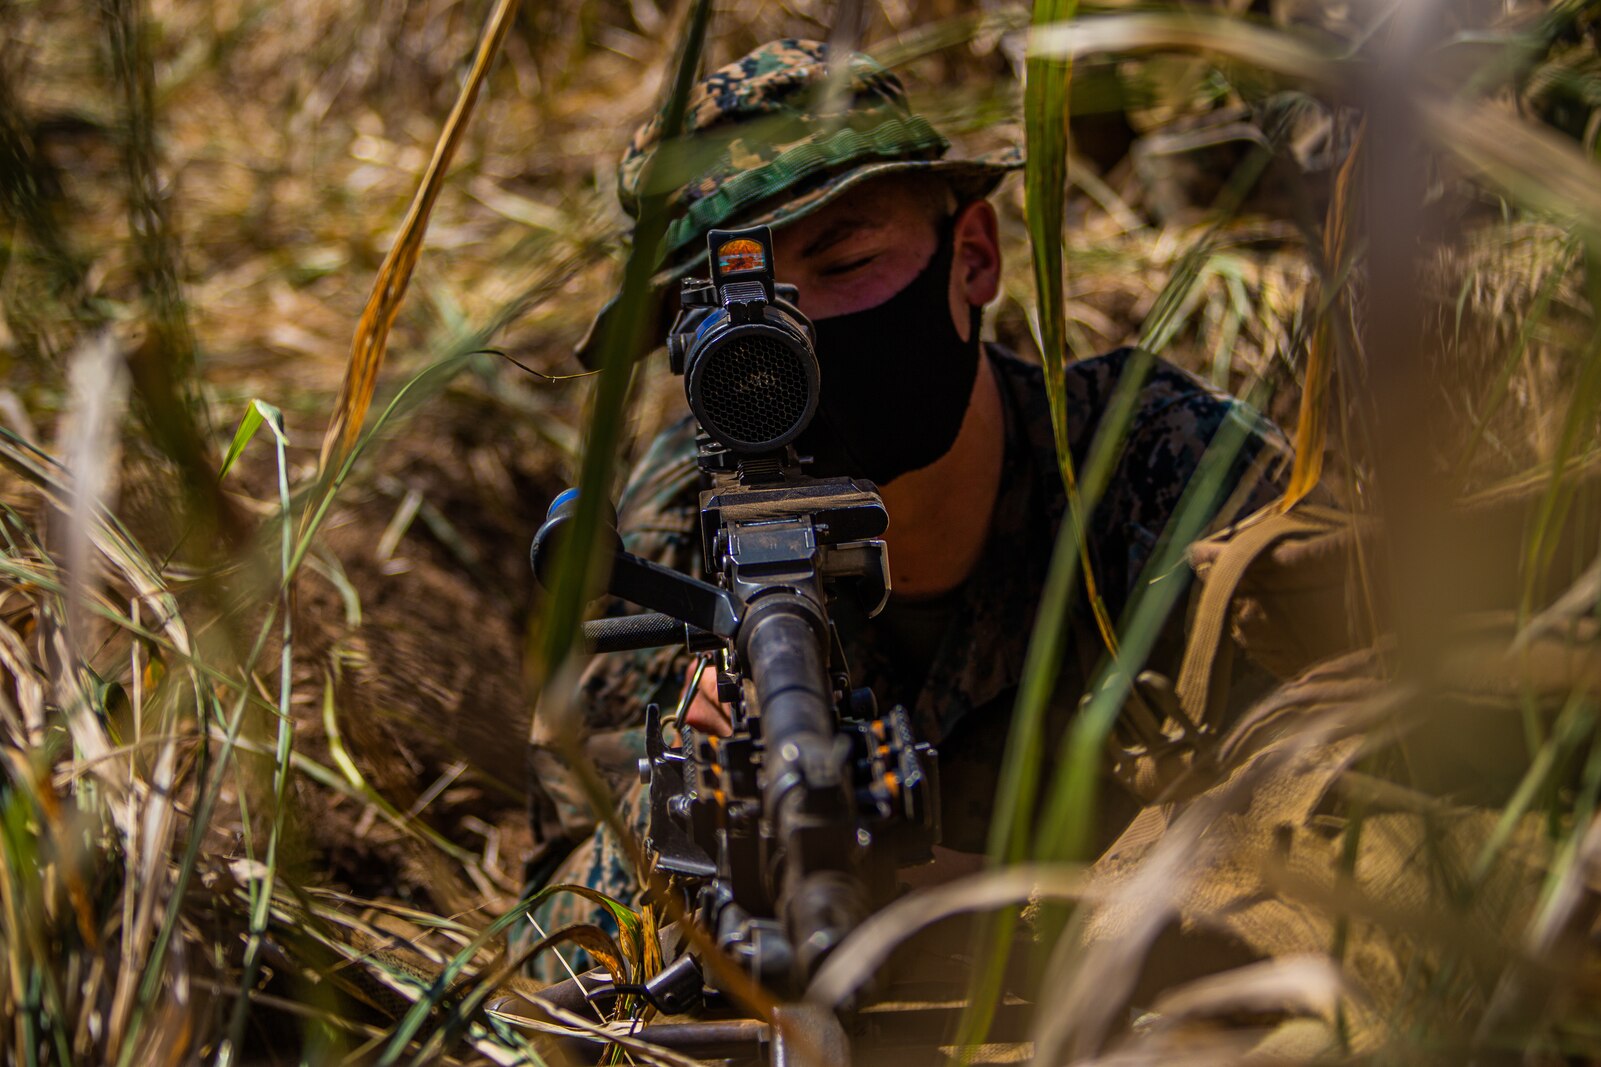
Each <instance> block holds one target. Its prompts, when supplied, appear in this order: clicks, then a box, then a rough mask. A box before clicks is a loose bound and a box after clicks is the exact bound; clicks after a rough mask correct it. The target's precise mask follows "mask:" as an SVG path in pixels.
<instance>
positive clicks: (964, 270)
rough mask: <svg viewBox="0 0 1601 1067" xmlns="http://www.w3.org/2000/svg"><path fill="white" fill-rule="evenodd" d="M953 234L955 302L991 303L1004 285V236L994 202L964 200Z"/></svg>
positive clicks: (952, 292)
mask: <svg viewBox="0 0 1601 1067" xmlns="http://www.w3.org/2000/svg"><path fill="white" fill-rule="evenodd" d="M953 236H954V242H955V250H954V254H953V256H952V259H953V260H954V261H955V262H954V269H953V270H952V271H951V298H952V303H953V304H958V305H962V304H965V305H978V306H983V305H984V304H988V303H989V302H990V301H991V300H994V299H995V294H996V293H998V292H1000V288H1001V239H1000V228H999V226H998V224H997V222H996V219H995V205H993V204H991V203H990V202H989V201H988V200H971V201H969V202H968V203H966V204H963V205H962V207H961V208H960V209H958V210H957V212H956V222H955V233H954V235H953ZM963 317H965V315H964V316H963Z"/></svg>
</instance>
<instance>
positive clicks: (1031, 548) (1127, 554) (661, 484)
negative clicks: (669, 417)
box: [534, 345, 1289, 977]
mask: <svg viewBox="0 0 1601 1067" xmlns="http://www.w3.org/2000/svg"><path fill="white" fill-rule="evenodd" d="M989 353H990V358H991V364H992V366H994V367H995V369H996V370H997V372H998V379H999V383H1000V386H1001V390H1000V391H1001V399H1002V407H1003V410H1004V413H1005V426H1006V447H1005V459H1004V464H1003V467H1002V476H1001V485H1000V491H999V494H998V496H997V498H996V502H995V509H994V512H993V516H992V519H991V527H990V532H989V538H988V540H987V542H986V544H985V547H984V550H983V553H982V555H981V557H980V559H979V562H978V564H977V566H976V567H975V569H974V571H973V573H972V574H971V575H970V576H969V578H968V579H967V581H966V582H965V583H964V584H963V585H962V586H961V587H960V589H959V590H957V592H956V593H954V594H953V595H952V597H951V598H949V600H948V601H947V602H946V603H945V605H944V609H945V610H943V611H942V612H941V614H940V616H939V617H938V618H937V619H936V622H937V624H938V625H939V627H940V632H939V633H938V635H937V636H936V639H935V641H934V643H933V646H932V647H933V648H934V649H935V653H934V655H933V658H932V661H931V662H929V663H928V664H927V670H926V673H925V672H924V671H923V670H922V669H921V665H912V666H910V667H908V665H907V663H906V662H905V657H904V656H898V655H897V654H896V651H897V650H896V648H895V647H894V646H895V642H894V640H893V639H892V637H891V636H890V634H889V633H888V631H887V630H886V628H885V627H884V626H882V625H879V623H880V619H874V620H867V619H863V618H858V617H855V616H853V615H852V614H850V613H849V612H846V611H839V612H836V614H835V616H834V618H835V622H836V623H837V624H838V625H839V627H840V630H841V635H842V638H843V640H844V643H845V648H846V655H847V659H848V661H849V663H850V666H851V670H852V680H853V682H855V683H856V684H859V685H866V686H869V687H871V688H872V689H873V690H874V692H875V694H876V695H877V697H878V699H879V703H880V706H881V707H886V708H887V707H890V706H892V705H893V704H896V703H901V704H904V705H905V706H906V707H907V708H909V709H910V710H911V711H912V713H913V721H914V723H915V725H916V727H917V729H918V730H919V731H920V733H921V734H922V736H923V737H925V738H927V739H929V740H931V741H933V742H934V743H935V744H936V746H937V747H938V749H939V753H940V787H941V796H940V802H941V808H942V819H943V823H944V827H943V829H944V839H943V843H944V845H945V846H946V847H948V848H953V849H957V850H960V851H967V852H979V851H982V850H983V849H984V847H985V839H986V835H987V833H988V830H989V824H990V820H991V806H992V799H993V796H994V793H995V786H996V775H997V773H998V771H999V768H1000V764H1001V756H1002V753H1003V751H1004V748H1005V744H1006V736H1007V731H1008V728H1009V726H1010V723H1011V715H1012V706H1013V704H1014V703H1015V701H1016V696H1017V684H1018V680H1019V678H1020V677H1021V674H1022V668H1023V659H1024V655H1025V653H1026V651H1027V648H1028V641H1029V636H1030V633H1031V630H1032V622H1033V618H1034V613H1035V610H1036V607H1037V605H1038V601H1039V595H1040V590H1041V589H1042V587H1043V586H1044V583H1045V572H1046V568H1047V567H1048V565H1049V563H1050V557H1051V550H1052V547H1053V545H1054V544H1055V538H1056V533H1057V529H1058V527H1059V525H1060V523H1061V520H1062V516H1063V514H1064V512H1065V510H1066V507H1067V500H1066V494H1065V492H1064V491H1063V488H1062V481H1061V476H1060V474H1059V470H1058V467H1057V463H1056V452H1055V445H1054V441H1053V437H1052V430H1051V419H1050V409H1049V405H1048V402H1047V398H1046V393H1045V386H1044V381H1043V375H1042V373H1041V371H1040V369H1039V368H1038V367H1036V366H1033V365H1030V364H1027V363H1024V362H1022V361H1021V360H1019V359H1017V358H1016V357H1014V356H1011V355H1009V354H1007V353H1005V352H1004V351H1003V350H1001V349H999V348H998V347H997V346H993V345H992V346H990V348H989ZM1131 354H1132V350H1130V349H1123V350H1119V351H1117V352H1113V353H1111V354H1110V355H1106V356H1101V357H1099V358H1097V359H1090V360H1084V361H1081V362H1077V363H1074V364H1071V365H1069V366H1068V367H1067V369H1066V389H1067V392H1066V396H1067V405H1068V406H1067V415H1068V431H1069V441H1070V442H1071V447H1072V452H1073V458H1074V461H1075V462H1076V463H1077V464H1079V469H1081V470H1082V469H1083V464H1084V462H1085V460H1086V458H1087V452H1088V449H1089V446H1090V442H1091V441H1092V440H1093V438H1094V436H1095V431H1096V428H1097V426H1098V424H1099V421H1100V418H1101V414H1102V412H1103V411H1104V410H1105V407H1106V403H1107V401H1108V399H1109V398H1110V396H1111V394H1112V390H1113V389H1114V388H1115V386H1116V384H1117V381H1118V378H1119V376H1120V375H1121V374H1122V373H1123V370H1124V367H1125V366H1126V365H1127V363H1128V360H1129V357H1130V355H1131ZM1229 418H1244V419H1247V420H1250V422H1251V424H1252V425H1251V429H1250V436H1249V437H1248V438H1247V441H1246V444H1245V447H1244V448H1243V449H1242V451H1241V454H1240V456H1239V458H1238V459H1237V460H1236V461H1235V469H1234V470H1233V472H1231V475H1230V483H1231V485H1233V486H1234V492H1233V493H1231V494H1230V496H1229V505H1228V507H1227V510H1226V513H1224V514H1222V515H1220V516H1219V518H1218V523H1219V524H1221V523H1222V522H1224V521H1227V520H1229V519H1231V518H1237V517H1243V516H1244V515H1247V514H1249V513H1250V512H1252V511H1255V510H1257V509H1258V508H1260V507H1262V506H1265V505H1266V504H1268V503H1269V502H1271V501H1272V500H1274V499H1275V498H1276V497H1277V496H1278V494H1279V492H1280V489H1281V488H1282V479H1283V476H1284V474H1285V473H1287V466H1288V464H1287V462H1286V460H1287V459H1288V457H1289V447H1288V445H1287V443H1286V442H1285V441H1284V439H1283V436H1282V435H1281V434H1280V433H1279V432H1278V430H1277V429H1275V428H1274V427H1273V426H1272V425H1271V424H1270V423H1268V422H1267V421H1266V420H1265V419H1263V418H1261V417H1260V416H1258V415H1256V414H1255V413H1254V412H1252V411H1251V410H1250V409H1249V408H1247V407H1245V406H1244V405H1243V404H1240V403H1239V402H1237V401H1233V400H1231V399H1230V398H1229V397H1227V396H1225V395H1223V394H1221V393H1218V392H1216V391H1214V390H1212V389H1211V388H1210V387H1208V386H1206V385H1205V384H1203V383H1202V382H1201V381H1200V380H1199V379H1197V378H1195V377H1194V376H1193V375H1190V374H1188V373H1186V372H1185V371H1182V370H1180V369H1178V368H1176V367H1173V366H1171V365H1169V364H1166V363H1163V362H1160V361H1158V362H1157V363H1156V364H1155V365H1154V367H1153V369H1152V371H1151V373H1150V375H1149V376H1148V378H1147V379H1146V382H1145V384H1144V387H1143V388H1142V389H1141V391H1140V393H1139V396H1138V400H1137V403H1136V406H1135V411H1134V416H1133V421H1132V423H1131V425H1130V427H1129V430H1128V433H1127V435H1126V437H1125V438H1124V441H1125V444H1124V447H1123V450H1122V453H1121V457H1120V459H1119V461H1118V464H1117V467H1116V469H1115V472H1114V474H1113V476H1112V479H1111V481H1110V482H1109V483H1108V488H1107V491H1106V494H1105V495H1104V497H1103V498H1102V500H1101V501H1100V504H1099V506H1098V507H1097V508H1096V510H1095V512H1094V514H1093V516H1092V521H1091V526H1090V538H1089V549H1090V558H1091V561H1092V564H1093V566H1094V568H1095V575H1096V578H1097V581H1098V583H1099V586H1100V589H1101V592H1102V595H1103V597H1104V598H1105V600H1106V602H1107V607H1108V609H1109V611H1110V612H1111V614H1112V617H1113V618H1114V619H1116V618H1117V617H1118V615H1119V614H1120V613H1121V612H1122V610H1123V609H1124V607H1125V606H1126V605H1127V604H1128V602H1129V598H1130V596H1131V595H1132V594H1133V593H1134V591H1135V590H1136V588H1137V587H1138V586H1139V585H1140V584H1141V583H1142V582H1151V581H1156V580H1166V581H1172V580H1179V581H1187V580H1188V578H1189V574H1188V568H1187V567H1183V568H1181V570H1180V572H1179V573H1177V574H1173V575H1155V574H1151V575H1142V571H1143V569H1144V568H1145V566H1146V564H1147V563H1148V562H1150V561H1151V560H1152V558H1153V556H1154V555H1155V554H1156V550H1157V548H1158V545H1159V544H1160V539H1161V536H1162V531H1163V530H1164V528H1165V527H1166V525H1167V523H1168V520H1169V519H1170V518H1171V516H1172V514H1173V511H1174V508H1175V506H1176V505H1177V504H1178V500H1179V496H1180V494H1181V493H1182V491H1183V489H1184V487H1185V485H1186V484H1187V483H1188V482H1189V480H1190V477H1191V475H1192V474H1193V473H1194V472H1195V470H1196V466H1197V464H1198V463H1199V462H1200V459H1201V455H1202V453H1203V452H1204V451H1205V450H1206V447H1207V443H1208V442H1209V441H1210V440H1211V439H1212V437H1213V435H1214V434H1215V433H1216V432H1217V430H1218V428H1219V427H1220V426H1221V425H1222V424H1223V422H1224V420H1225V419H1229ZM699 490H700V481H699V476H698V471H697V468H696V466H695V450H694V426H693V423H692V422H691V421H690V420H688V419H686V420H684V421H682V422H680V423H678V424H677V425H675V426H673V427H672V428H670V429H669V430H667V431H666V432H664V433H663V434H662V435H661V436H660V437H659V438H657V440H656V441H655V442H654V444H653V445H652V446H651V448H650V451H649V452H648V453H647V455H646V456H645V457H644V459H643V461H642V462H641V463H640V464H639V466H638V467H637V468H636V469H635V470H634V472H633V475H632V477H631V478H630V479H629V483H628V488H627V489H626V490H625V491H624V493H623V498H622V502H621V508H620V512H621V527H622V531H623V539H624V543H625V544H626V545H627V547H628V548H629V550H630V551H632V552H635V553H637V554H640V555H645V556H648V557H650V558H652V559H656V560H658V561H660V562H663V563H665V564H667V565H669V566H672V567H675V568H677V569H680V570H684V571H686V572H690V573H698V572H699V569H700V568H699V558H700V547H699V541H698V532H697V530H698V527H697V517H698V514H699V511H698V507H699ZM892 550H893V549H892ZM612 610H616V611H624V610H638V609H635V608H626V607H625V606H623V605H613V606H612ZM914 610H915V606H914ZM1073 612H1074V614H1073V616H1072V619H1071V620H1070V632H1071V633H1072V635H1073V641H1074V645H1073V648H1072V651H1071V653H1070V655H1069V656H1068V658H1067V662H1065V663H1063V664H1062V670H1061V678H1060V681H1059V684H1058V686H1057V690H1056V697H1055V699H1054V700H1053V703H1052V706H1051V709H1050V714H1049V717H1048V734H1047V744H1048V745H1049V746H1050V747H1049V748H1048V749H1047V751H1054V749H1055V744H1056V741H1057V740H1058V739H1059V738H1060V736H1061V732H1062V730H1063V728H1064V727H1065V726H1066V724H1067V723H1068V721H1069V720H1070V719H1071V716H1072V714H1073V712H1074V710H1075V709H1076V707H1077V702H1078V698H1079V696H1080V694H1081V693H1082V692H1083V691H1084V688H1085V685H1086V684H1087V679H1088V678H1089V677H1090V676H1091V672H1092V671H1093V670H1094V668H1095V666H1096V663H1097V661H1098V660H1099V659H1100V657H1101V656H1102V655H1103V654H1104V649H1103V648H1102V647H1101V646H1100V644H1099V638H1098V636H1097V635H1096V631H1095V628H1094V625H1093V623H1092V622H1091V620H1090V619H1089V617H1088V609H1087V606H1086V605H1085V603H1084V600H1083V597H1082V596H1080V597H1079V598H1077V600H1076V601H1075V605H1074V608H1073ZM880 618H882V617H880ZM1182 621H1183V620H1182V613H1181V612H1175V613H1174V618H1173V619H1172V620H1170V623H1169V627H1168V630H1167V633H1166V635H1165V638H1166V639H1165V640H1164V641H1162V642H1159V645H1158V650H1157V653H1156V655H1155V656H1154V657H1153V660H1152V666H1154V667H1155V668H1157V669H1164V668H1165V669H1166V670H1167V671H1169V672H1172V671H1173V670H1174V669H1175V668H1176V666H1177V664H1176V650H1177V646H1178V643H1179V641H1180V639H1181V636H1182V633H1181V629H1182ZM688 667H689V659H688V657H687V656H686V655H685V654H684V653H683V652H682V651H677V652H675V651H672V650H659V651H656V652H651V653H639V654H635V655H633V656H624V655H616V656H608V657H598V658H597V659H596V660H595V661H594V662H593V663H592V664H591V665H590V666H589V669H588V670H587V671H586V673H585V674H584V677H583V682H582V685H581V691H580V702H581V705H582V709H583V715H584V720H585V725H586V726H587V728H588V729H589V730H590V731H592V733H591V742H590V746H589V748H590V752H591V754H592V755H593V756H595V757H596V759H597V762H598V763H599V764H600V765H601V767H602V769H603V771H605V772H606V773H607V774H608V777H611V778H612V784H613V785H614V787H618V788H619V789H620V791H621V793H622V795H623V796H624V798H625V808H624V810H625V813H626V814H627V816H628V817H630V818H631V819H633V820H634V822H635V825H636V826H637V827H638V828H639V829H640V831H641V833H642V832H643V828H644V827H643V822H642V821H641V820H642V818H643V811H644V805H643V804H641V803H640V799H641V794H642V793H643V790H642V789H641V788H640V787H639V786H638V785H637V784H635V783H631V782H630V781H629V779H630V777H631V775H632V771H633V760H634V759H637V757H638V756H640V755H643V753H644V740H643V733H642V731H641V729H640V723H641V722H642V719H643V709H644V707H645V705H646V704H647V703H650V702H652V701H655V702H658V703H662V704H664V705H671V704H672V703H673V702H674V701H676V700H677V699H678V697H679V694H680V692H681V691H682V689H683V685H684V678H685V674H686V671H687V670H688ZM534 767H535V773H536V777H537V779H538V782H539V784H541V785H542V786H544V788H545V794H546V795H544V796H539V797H537V798H536V801H535V806H534V819H535V832H536V835H537V836H538V837H539V838H540V839H541V840H542V841H543V842H546V843H548V844H549V847H551V848H552V849H560V848H561V847H562V845H561V844H560V843H561V842H566V843H568V844H570V843H571V842H574V841H579V842H581V843H580V844H579V846H578V848H577V849H576V850H575V851H573V852H572V854H571V855H569V856H567V858H566V859H565V860H564V861H563V862H562V863H561V864H560V866H559V868H557V870H556V871H555V873H554V874H553V875H551V876H550V877H549V878H548V880H549V881H551V882H582V883H584V884H587V885H592V886H594V887H596V888H599V889H603V890H604V891H606V892H607V893H610V894H612V895H614V896H618V897H621V898H623V899H625V900H635V899H637V897H638V895H639V888H638V879H637V878H636V877H635V874H634V872H633V871H632V870H630V869H629V866H628V863H627V860H626V858H625V856H624V854H623V853H622V852H621V850H620V849H619V848H618V847H617V845H616V843H615V842H614V841H612V840H611V839H610V835H609V834H608V833H607V832H606V831H605V830H603V829H602V830H596V829H595V819H594V817H593V816H592V815H591V814H590V812H589V809H588V805H587V804H586V803H585V802H584V800H583V799H582V797H581V796H579V795H578V794H577V793H576V792H575V791H574V790H573V789H572V788H570V786H568V784H567V783H568V774H567V772H566V770H565V768H563V767H562V766H561V764H560V761H559V759H558V758H557V757H556V756H555V754H554V753H553V752H551V751H549V750H548V749H547V748H541V747H540V746H539V740H538V738H537V737H536V742H535V753H534ZM1108 785H1111V783H1110V782H1108ZM1104 793H1105V796H1106V804H1105V805H1104V807H1105V808H1106V812H1105V819H1104V821H1105V825H1106V833H1107V835H1108V837H1109V836H1110V835H1111V834H1115V832H1116V831H1117V830H1119V829H1121V826H1122V822H1123V821H1126V819H1127V818H1128V817H1129V816H1131V815H1132V814H1133V812H1134V810H1135V807H1136V806H1135V805H1133V803H1132V800H1131V798H1128V797H1127V796H1126V795H1125V794H1123V793H1122V792H1121V791H1120V790H1117V789H1107V790H1105V791H1104ZM548 866H549V864H547V868H548ZM579 919H584V920H585V921H597V922H601V923H602V925H606V922H609V919H603V917H602V916H600V915H599V914H598V912H596V913H592V909H591V908H590V907H589V906H588V905H587V904H585V903H584V902H582V901H579V900H576V899H575V898H561V899H558V900H557V901H555V902H552V903H551V904H549V905H547V906H546V908H545V914H543V915H541V916H540V917H539V920H540V923H541V925H542V926H544V928H545V929H546V930H547V931H548V930H550V929H552V928H554V927H553V925H552V924H554V926H560V925H562V924H564V923H566V922H572V921H578V920H579ZM547 973H548V972H547ZM552 977H555V976H554V975H552Z"/></svg>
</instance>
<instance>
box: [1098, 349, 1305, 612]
mask: <svg viewBox="0 0 1601 1067" xmlns="http://www.w3.org/2000/svg"><path fill="white" fill-rule="evenodd" d="M1130 354H1131V353H1130V352H1124V353H1119V354H1118V355H1119V356H1120V357H1121V358H1119V359H1117V360H1116V361H1115V362H1113V363H1111V364H1110V365H1109V366H1108V368H1107V369H1108V371H1109V373H1110V374H1111V376H1112V377H1113V378H1114V379H1115V378H1116V377H1118V376H1120V375H1121V373H1122V370H1123V365H1124V363H1125V362H1126V360H1127V357H1128V355H1130ZM1230 420H1240V421H1239V422H1238V423H1237V425H1238V427H1239V429H1240V430H1242V431H1243V432H1244V435H1245V436H1244V440H1243V442H1242V443H1241V444H1240V447H1239V450H1238V453H1237V454H1236V455H1235V456H1234V457H1233V459H1232V461H1231V462H1230V465H1229V469H1228V472H1227V474H1226V475H1225V478H1224V487H1223V495H1222V497H1221V501H1220V507H1219V508H1218V510H1217V513H1216V515H1215V516H1214V517H1213V518H1212V520H1211V521H1210V522H1209V523H1208V524H1207V526H1206V531H1207V532H1210V531H1211V530H1213V529H1217V528H1219V527H1222V526H1224V525H1227V524H1228V523H1230V522H1234V521H1236V520H1238V519H1241V518H1244V517H1245V516H1246V515H1249V514H1250V513H1251V512H1253V511H1256V510H1258V509H1259V508H1261V507H1264V506H1266V505H1267V504H1269V503H1271V502H1272V501H1273V500H1275V499H1277V498H1278V496H1279V495H1280V493H1282V491H1283V488H1284V483H1285V480H1286V479H1287V478H1288V476H1289V466H1290V464H1289V460H1290V456H1291V451H1290V446H1289V442H1288V441H1286V440H1285V438H1284V435H1283V434H1282V433H1281V432H1280V431H1279V429H1278V427H1276V426H1274V425H1273V423H1272V422H1271V421H1269V420H1268V419H1267V418H1266V417H1265V416H1263V415H1261V414H1259V413H1258V412H1257V411H1255V410H1254V409H1253V408H1251V407H1250V405H1248V404H1246V403H1244V402H1243V401H1241V400H1237V399H1235V398H1234V397H1231V396H1229V395H1227V394H1226V393H1222V392H1220V391H1218V390H1216V389H1213V388H1212V387H1211V386H1209V385H1207V384H1206V383H1204V382H1202V381H1201V380H1200V379H1199V378H1197V377H1195V376H1194V375H1193V374H1190V373H1189V372H1187V371H1184V370H1181V369H1179V368H1178V367H1175V366H1173V365H1172V364H1170V363H1167V362H1165V361H1163V360H1157V361H1156V362H1155V363H1154V365H1153V366H1152V368H1151V371H1150V373H1149V375H1148V376H1147V377H1146V380H1145V383H1144V385H1143V386H1142V388H1141V390H1140V394H1139V397H1138V399H1137V400H1136V403H1135V406H1134V414H1133V417H1132V419H1131V420H1130V423H1129V428H1128V432H1127V434H1126V435H1125V438H1124V444H1123V448H1122V452H1121V455H1120V458H1119V460H1118V463H1117V467H1116V468H1115V470H1114V472H1113V475H1112V478H1111V480H1110V481H1109V482H1108V484H1107V489H1106V494H1105V496H1104V497H1103V498H1102V500H1101V503H1100V506H1099V507H1098V508H1097V509H1096V515H1095V521H1094V525H1095V530H1094V537H1095V542H1096V543H1097V544H1098V545H1101V546H1103V547H1104V548H1105V551H1103V552H1102V553H1101V554H1100V558H1099V559H1098V561H1097V563H1098V566H1099V568H1100V570H1101V575H1100V577H1101V580H1102V582H1103V584H1104V585H1105V586H1106V587H1107V589H1108V590H1109V591H1111V592H1115V594H1116V596H1117V599H1118V600H1120V601H1121V600H1123V599H1125V598H1126V597H1128V596H1130V595H1132V594H1133V593H1134V591H1135V589H1136V587H1137V586H1138V585H1139V584H1140V583H1141V582H1142V580H1143V579H1142V572H1143V571H1144V569H1145V567H1146V565H1147V564H1148V563H1150V562H1151V561H1152V559H1153V558H1155V557H1156V556H1157V555H1158V549H1159V547H1160V546H1161V545H1162V543H1163V541H1164V539H1165V537H1166V536H1167V534H1168V532H1169V531H1168V525H1169V523H1170V522H1171V521H1172V520H1173V519H1174V518H1175V517H1176V516H1177V514H1178V511H1179V503H1180V500H1181V499H1182V497H1183V495H1184V491H1185V489H1186V488H1187V487H1188V486H1189V484H1190V482H1191V480H1192V479H1193V478H1194V477H1195V475H1196V473H1197V471H1198V470H1199V468H1200V466H1201V462H1202V457H1203V456H1205V455H1206V452H1207V449H1208V448H1209V447H1210V446H1211V445H1212V443H1213V440H1214V438H1216V437H1217V436H1218V431H1219V430H1220V429H1222V427H1223V426H1224V425H1225V423H1226V422H1228V421H1230ZM1233 439H1234V440H1239V439H1238V438H1233ZM1225 440H1227V438H1225ZM1144 577H1145V578H1148V577H1150V576H1144Z"/></svg>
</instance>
